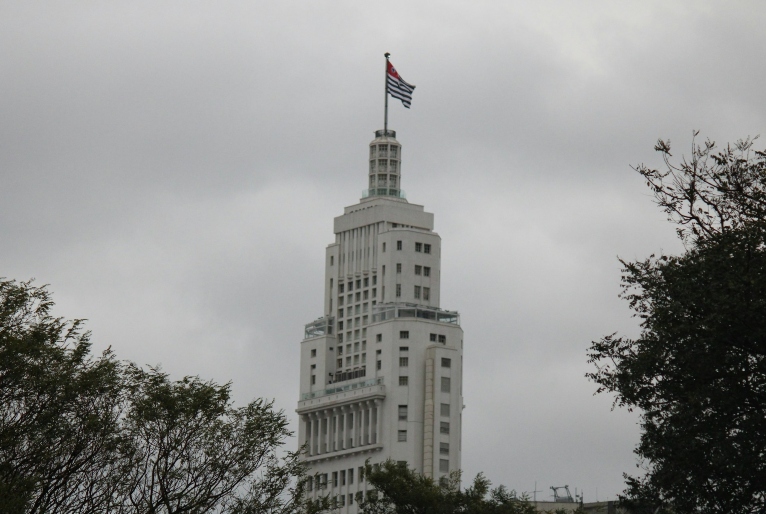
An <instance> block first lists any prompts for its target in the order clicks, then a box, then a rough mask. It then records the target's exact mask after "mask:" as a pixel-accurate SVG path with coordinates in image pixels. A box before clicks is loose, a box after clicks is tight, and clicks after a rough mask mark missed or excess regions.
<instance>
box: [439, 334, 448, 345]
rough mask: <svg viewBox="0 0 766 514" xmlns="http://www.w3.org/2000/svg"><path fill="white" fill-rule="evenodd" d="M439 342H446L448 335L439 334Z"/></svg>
mask: <svg viewBox="0 0 766 514" xmlns="http://www.w3.org/2000/svg"><path fill="white" fill-rule="evenodd" d="M439 342H440V343H442V344H444V343H446V342H447V336H441V335H440V336H439Z"/></svg>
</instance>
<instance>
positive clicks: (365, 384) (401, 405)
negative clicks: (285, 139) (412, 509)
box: [297, 130, 463, 512]
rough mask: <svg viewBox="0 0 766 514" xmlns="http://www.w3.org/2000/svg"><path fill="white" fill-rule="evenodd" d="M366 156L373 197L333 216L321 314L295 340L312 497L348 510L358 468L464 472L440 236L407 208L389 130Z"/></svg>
mask: <svg viewBox="0 0 766 514" xmlns="http://www.w3.org/2000/svg"><path fill="white" fill-rule="evenodd" d="M369 146H370V148H369V173H368V174H369V189H367V190H365V191H364V193H363V198H362V199H361V200H360V202H359V203H357V204H355V205H352V206H350V207H346V208H345V210H344V213H343V215H342V216H339V217H337V218H335V227H334V232H335V241H334V242H333V243H331V244H330V245H328V246H327V250H326V262H325V291H324V316H323V317H321V318H319V319H317V320H316V321H314V322H312V323H309V324H308V325H306V331H305V337H304V339H303V341H302V342H301V364H300V366H301V368H300V377H301V378H300V400H299V402H298V408H297V412H298V414H299V417H300V426H299V430H298V436H299V442H300V444H301V445H303V444H305V445H306V446H307V453H306V455H305V460H306V461H308V462H309V463H310V464H311V468H312V474H313V473H317V474H318V475H317V478H316V479H315V480H313V481H312V483H311V489H312V492H313V494H330V495H331V496H337V498H338V501H339V504H340V505H341V510H343V511H344V512H355V511H356V505H357V501H358V496H357V493H364V491H366V490H367V489H368V486H367V484H366V483H365V481H364V479H363V476H362V473H361V470H362V467H363V466H364V464H365V461H367V460H369V461H370V462H371V463H373V464H375V463H379V462H382V461H385V460H386V459H392V460H394V461H399V462H406V463H407V464H408V465H409V466H410V467H412V468H414V469H415V470H417V471H418V472H420V473H423V474H425V475H427V476H430V477H433V478H435V479H438V478H440V477H441V476H444V475H446V474H448V473H449V472H450V471H452V470H456V469H460V451H461V448H460V437H461V411H462V407H463V397H462V390H463V385H462V370H463V357H462V355H463V330H462V329H461V328H460V318H459V315H458V313H457V312H455V311H447V310H442V309H441V308H440V301H439V299H440V279H441V238H440V237H439V235H438V234H437V233H436V232H434V231H433V221H434V218H433V214H431V213H428V212H425V210H424V209H423V207H422V206H420V205H416V204H411V203H409V202H407V200H405V195H404V191H402V190H401V171H402V170H401V162H402V148H401V145H400V144H399V142H398V141H397V140H396V132H394V131H392V130H378V131H376V132H375V139H374V140H373V141H372V142H371V143H370V145H369Z"/></svg>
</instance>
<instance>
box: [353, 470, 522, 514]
mask: <svg viewBox="0 0 766 514" xmlns="http://www.w3.org/2000/svg"><path fill="white" fill-rule="evenodd" d="M365 478H366V479H367V482H368V483H369V484H370V485H371V486H372V487H373V488H374V490H373V491H370V492H369V493H368V494H367V497H366V498H364V499H362V498H361V497H359V498H358V500H357V501H359V500H362V501H361V510H362V512H364V513H365V514H440V513H443V514H452V513H472V514H473V513H476V514H534V513H535V512H536V510H535V508H534V507H533V506H532V505H531V504H530V503H529V502H528V501H527V499H526V497H519V496H517V495H516V492H515V491H509V490H508V489H506V488H505V487H504V486H500V487H497V488H495V489H491V483H490V481H489V480H488V479H487V478H486V477H484V475H482V474H479V475H477V476H476V478H475V479H474V481H473V484H472V485H471V486H470V487H468V488H467V489H465V490H462V491H461V490H460V473H459V472H452V473H451V474H450V475H449V476H448V477H445V478H444V479H442V480H440V481H438V482H437V481H435V480H433V479H432V478H429V477H426V476H424V475H421V474H420V473H417V472H416V471H414V470H412V469H410V468H408V467H407V466H406V465H400V464H398V463H396V462H393V461H391V460H389V461H386V462H384V463H382V464H381V465H379V466H371V465H369V464H367V465H366V466H365Z"/></svg>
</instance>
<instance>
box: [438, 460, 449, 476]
mask: <svg viewBox="0 0 766 514" xmlns="http://www.w3.org/2000/svg"><path fill="white" fill-rule="evenodd" d="M439 473H449V460H448V459H439Z"/></svg>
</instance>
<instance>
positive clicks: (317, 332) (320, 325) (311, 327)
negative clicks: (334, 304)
mask: <svg viewBox="0 0 766 514" xmlns="http://www.w3.org/2000/svg"><path fill="white" fill-rule="evenodd" d="M334 324H335V318H334V317H333V316H325V317H324V318H319V319H318V320H316V321H312V322H311V323H309V324H308V325H306V331H305V333H304V335H303V339H311V338H312V337H321V336H329V335H332V327H333V325H334Z"/></svg>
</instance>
